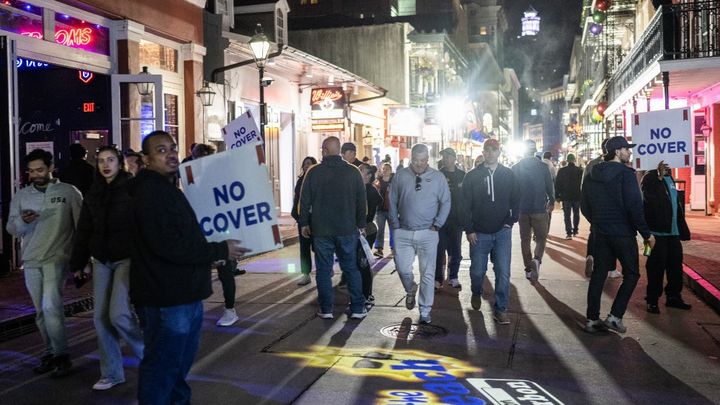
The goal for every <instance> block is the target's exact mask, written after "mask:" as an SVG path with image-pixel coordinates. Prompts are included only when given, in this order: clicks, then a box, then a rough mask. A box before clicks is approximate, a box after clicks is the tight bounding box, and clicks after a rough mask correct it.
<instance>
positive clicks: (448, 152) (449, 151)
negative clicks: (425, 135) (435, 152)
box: [440, 148, 457, 157]
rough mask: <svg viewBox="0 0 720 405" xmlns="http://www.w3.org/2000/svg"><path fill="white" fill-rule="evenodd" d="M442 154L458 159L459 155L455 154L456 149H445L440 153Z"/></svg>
mask: <svg viewBox="0 0 720 405" xmlns="http://www.w3.org/2000/svg"><path fill="white" fill-rule="evenodd" d="M440 154H441V155H448V156H452V157H456V156H457V154H456V153H455V149H453V148H445V149H443V150H441V151H440Z"/></svg>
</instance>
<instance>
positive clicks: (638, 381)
mask: <svg viewBox="0 0 720 405" xmlns="http://www.w3.org/2000/svg"><path fill="white" fill-rule="evenodd" d="M515 228H517V227H515ZM514 232H515V234H514V239H513V258H512V277H511V283H512V285H511V291H510V296H511V298H510V305H509V312H508V314H509V318H510V324H509V325H497V324H496V323H495V322H494V321H493V319H492V303H493V301H494V298H493V283H494V274H493V273H492V271H491V270H490V271H488V278H487V280H486V283H485V287H484V296H483V298H484V299H483V303H482V308H481V310H480V311H475V310H473V309H472V308H471V306H470V295H471V294H470V288H469V287H470V284H469V283H470V280H469V275H468V268H469V266H470V261H469V259H467V257H468V254H467V249H468V246H467V243H466V242H464V246H463V248H464V249H463V250H464V254H463V255H464V257H466V259H464V260H463V261H462V265H461V269H460V280H461V282H462V283H463V288H462V289H461V290H456V289H453V288H451V287H449V286H445V287H444V288H443V289H442V290H441V291H439V292H438V293H437V294H436V297H435V305H434V309H433V312H432V317H433V324H432V325H431V326H429V327H428V326H421V327H418V326H417V321H418V316H419V313H418V309H417V308H416V309H414V310H412V311H410V310H407V309H405V306H404V297H405V293H404V291H403V289H402V287H401V285H400V281H399V278H398V275H397V274H396V273H395V272H394V264H393V261H392V260H391V259H387V258H386V259H384V260H382V261H380V262H379V263H378V264H376V266H375V270H376V276H375V288H374V293H375V298H376V303H377V305H376V306H375V307H374V308H373V309H372V310H371V311H370V314H369V315H368V317H367V318H365V319H363V320H360V321H354V320H349V319H348V317H347V316H346V315H344V314H343V311H344V309H345V304H346V303H347V299H348V298H347V294H346V292H345V291H344V290H341V289H338V288H336V289H335V292H336V294H335V299H336V305H335V310H334V313H335V319H334V320H323V319H320V318H318V317H316V316H315V311H316V310H317V306H316V297H317V294H316V290H315V282H314V280H313V283H312V284H311V285H310V286H306V287H298V286H297V285H296V281H297V277H298V273H299V268H300V264H299V260H298V258H297V256H298V249H297V245H296V244H295V245H292V246H289V247H286V248H284V249H281V250H279V251H276V252H273V253H270V254H265V255H261V256H258V257H256V258H253V259H252V260H249V261H248V262H247V263H246V265H245V268H246V269H247V270H248V273H247V274H245V275H242V276H239V277H237V278H236V283H237V286H238V299H237V306H236V308H237V310H238V315H239V317H240V321H239V322H238V323H236V324H235V325H234V326H232V327H229V328H220V327H216V326H215V321H216V320H217V319H218V317H219V316H220V315H221V313H222V309H223V304H222V302H223V300H222V292H221V288H220V284H219V282H218V281H217V280H215V281H214V290H215V293H214V294H213V296H212V297H210V298H209V299H208V300H207V301H206V303H205V308H206V312H205V319H204V325H203V336H202V343H201V349H200V352H199V353H198V356H197V359H196V362H195V365H194V366H193V369H192V370H191V375H190V381H191V386H192V388H193V402H194V403H196V404H224V405H226V404H291V403H292V404H303V405H305V404H308V405H310V404H405V403H407V404H410V403H416V404H417V403H423V404H431V403H449V404H482V403H490V404H500V403H502V404H531V403H535V404H545V403H547V404H555V403H564V404H618V405H619V404H716V403H720V382H719V380H718V376H719V375H720V363H719V361H718V357H720V317H719V316H718V314H717V313H716V312H714V311H713V310H712V309H711V308H710V307H708V306H707V305H706V304H705V303H704V302H702V301H700V300H699V299H698V298H697V296H695V295H694V294H693V293H692V292H687V291H686V292H685V293H684V298H685V300H686V301H688V302H689V303H691V304H692V305H693V309H692V310H691V311H681V310H677V309H672V308H665V307H664V306H663V305H661V311H662V314H660V315H653V314H649V313H647V312H646V311H645V303H644V301H643V296H644V290H645V279H646V278H645V275H644V273H645V271H644V266H642V265H641V274H643V276H642V278H641V280H640V283H639V284H638V287H637V289H636V291H635V294H634V295H633V298H632V300H631V303H630V305H629V307H628V312H627V313H626V315H625V318H624V322H625V325H626V326H627V327H628V332H627V333H626V334H624V335H619V334H616V333H613V332H608V333H602V334H588V333H586V332H584V331H583V330H582V326H583V324H584V320H585V315H584V314H585V307H586V305H585V297H586V291H587V285H588V281H587V279H586V278H585V276H584V253H585V243H586V237H587V223H585V222H583V223H582V225H581V231H580V237H577V238H575V239H573V240H572V241H565V240H564V238H563V236H564V232H563V225H562V219H561V214H560V212H559V211H558V212H556V213H555V215H554V217H553V222H552V225H551V236H550V238H549V241H548V245H547V250H546V255H545V259H544V261H543V264H542V267H541V272H540V281H539V283H538V285H536V286H532V285H530V283H529V282H528V280H526V279H525V276H524V272H523V266H522V259H521V255H520V248H519V246H520V240H519V236H518V233H517V229H515V230H514ZM641 260H642V259H641ZM641 263H642V261H641ZM338 281H339V271H337V270H336V275H335V277H334V278H333V282H334V284H336V283H337V282H338ZM619 284H620V280H619V279H615V280H608V282H607V284H606V288H605V293H606V294H605V296H604V297H603V303H602V316H603V317H604V316H605V314H607V312H608V311H609V308H610V305H611V299H612V297H613V296H614V293H615V291H616V290H617V287H618V286H619ZM661 303H662V301H661ZM67 326H68V331H69V335H70V351H71V353H72V357H73V362H74V369H73V372H72V374H71V375H69V376H68V377H66V378H63V379H59V380H54V379H51V378H49V377H47V376H34V375H33V374H32V372H31V368H32V367H33V365H34V364H35V361H36V358H37V356H38V355H39V354H40V352H41V350H42V345H41V342H40V338H39V336H38V334H37V333H33V334H28V335H25V336H22V337H18V338H14V339H11V340H8V341H6V342H3V343H2V344H0V403H2V404H12V405H19V404H47V403H49V402H51V403H59V404H133V403H135V402H136V401H135V399H134V397H135V393H136V387H137V360H136V359H134V358H133V357H132V356H131V355H130V352H129V351H127V350H126V351H125V353H126V358H125V363H126V378H127V382H126V383H125V384H122V385H119V386H116V387H114V388H112V389H111V390H108V391H104V392H97V391H93V390H92V389H91V386H92V385H93V384H94V383H95V382H96V381H97V379H98V378H99V364H98V353H97V345H96V342H95V333H94V330H93V326H92V313H91V312H84V313H79V314H76V315H74V316H72V317H70V318H68V320H67ZM513 401H514V402H513Z"/></svg>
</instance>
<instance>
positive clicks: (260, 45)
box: [248, 24, 272, 147]
mask: <svg viewBox="0 0 720 405" xmlns="http://www.w3.org/2000/svg"><path fill="white" fill-rule="evenodd" d="M248 44H249V45H250V49H251V50H252V53H253V59H255V64H256V65H257V67H258V73H259V79H260V80H259V81H258V84H259V87H260V137H261V138H262V140H263V147H264V146H265V124H266V123H267V117H266V111H265V109H266V106H265V87H266V86H269V85H270V83H272V80H265V78H264V76H265V63H266V62H267V57H268V52H270V41H268V38H267V36H265V34H264V33H263V29H262V25H260V24H258V25H257V26H256V27H255V35H253V36H252V38H250V42H248Z"/></svg>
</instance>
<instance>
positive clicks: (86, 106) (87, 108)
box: [82, 102, 95, 113]
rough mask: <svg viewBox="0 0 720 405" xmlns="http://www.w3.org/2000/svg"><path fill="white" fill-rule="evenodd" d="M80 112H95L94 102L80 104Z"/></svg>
mask: <svg viewBox="0 0 720 405" xmlns="http://www.w3.org/2000/svg"><path fill="white" fill-rule="evenodd" d="M82 112H84V113H91V112H95V103H94V102H92V103H83V105H82Z"/></svg>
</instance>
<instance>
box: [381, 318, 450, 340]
mask: <svg viewBox="0 0 720 405" xmlns="http://www.w3.org/2000/svg"><path fill="white" fill-rule="evenodd" d="M380 333H381V334H382V335H383V336H386V337H389V338H393V339H402V340H413V339H423V340H429V339H434V338H439V337H443V336H446V335H447V334H448V331H447V329H445V328H443V327H442V326H437V325H418V324H414V323H410V322H403V323H396V324H392V325H388V326H385V327H383V328H382V329H380Z"/></svg>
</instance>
